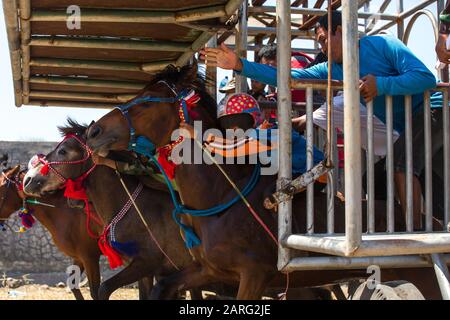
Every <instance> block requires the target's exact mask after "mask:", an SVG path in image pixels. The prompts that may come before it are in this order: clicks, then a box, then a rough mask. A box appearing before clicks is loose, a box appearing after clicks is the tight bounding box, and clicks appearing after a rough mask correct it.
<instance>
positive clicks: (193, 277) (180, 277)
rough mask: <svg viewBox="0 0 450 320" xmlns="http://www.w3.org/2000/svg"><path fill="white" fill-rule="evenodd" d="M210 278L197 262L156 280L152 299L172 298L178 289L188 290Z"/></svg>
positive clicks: (208, 280) (208, 281)
mask: <svg viewBox="0 0 450 320" xmlns="http://www.w3.org/2000/svg"><path fill="white" fill-rule="evenodd" d="M210 281H211V279H210V277H209V276H208V275H206V274H205V272H204V269H203V267H202V266H201V265H199V264H194V265H192V266H189V267H187V268H186V269H184V270H182V271H179V272H177V273H174V274H173V275H170V276H167V277H164V278H162V279H161V280H159V281H158V282H157V284H156V285H155V287H154V288H153V291H152V296H151V299H152V300H169V299H174V298H175V297H176V294H177V292H178V291H180V290H190V289H194V288H199V287H200V286H203V285H206V284H208V283H210Z"/></svg>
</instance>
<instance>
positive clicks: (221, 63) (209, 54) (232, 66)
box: [200, 42, 242, 71]
mask: <svg viewBox="0 0 450 320" xmlns="http://www.w3.org/2000/svg"><path fill="white" fill-rule="evenodd" d="M200 59H201V60H204V61H205V63H206V65H207V66H209V67H219V68H222V69H225V70H236V71H242V62H241V59H239V57H238V55H237V54H236V53H235V52H234V51H233V50H231V49H230V48H228V47H227V46H226V45H225V43H223V42H222V44H221V45H220V47H219V48H205V49H203V50H201V51H200Z"/></svg>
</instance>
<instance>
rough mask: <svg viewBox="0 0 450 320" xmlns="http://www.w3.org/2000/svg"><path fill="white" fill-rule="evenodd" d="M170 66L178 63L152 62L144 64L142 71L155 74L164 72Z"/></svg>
mask: <svg viewBox="0 0 450 320" xmlns="http://www.w3.org/2000/svg"><path fill="white" fill-rule="evenodd" d="M169 64H176V61H158V62H150V63H144V64H143V65H142V70H143V71H145V72H148V73H153V72H156V71H161V70H164V68H165V67H167V66H168V65H169Z"/></svg>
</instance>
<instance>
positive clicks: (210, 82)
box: [206, 35, 217, 100]
mask: <svg viewBox="0 0 450 320" xmlns="http://www.w3.org/2000/svg"><path fill="white" fill-rule="evenodd" d="M207 46H208V48H216V47H217V35H214V36H213V37H212V38H211V39H210V40H209V41H208V44H207ZM206 79H207V87H206V88H207V90H208V93H209V94H210V95H211V96H212V97H213V98H214V99H215V100H217V67H211V66H209V65H207V66H206Z"/></svg>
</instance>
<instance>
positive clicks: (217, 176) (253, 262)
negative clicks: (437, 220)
mask: <svg viewBox="0 0 450 320" xmlns="http://www.w3.org/2000/svg"><path fill="white" fill-rule="evenodd" d="M186 89H193V90H196V92H197V93H198V94H200V96H201V101H200V103H199V105H198V106H197V107H196V108H195V109H194V111H195V113H196V116H197V119H196V120H200V121H202V123H203V129H208V128H219V125H218V124H217V122H216V103H215V101H213V100H212V99H211V98H210V97H209V96H208V95H207V93H206V90H205V87H204V82H203V81H202V80H201V79H199V77H198V76H197V68H196V66H194V67H191V68H190V67H184V68H182V70H176V69H175V68H168V69H167V70H166V71H165V72H163V73H161V74H160V75H158V76H157V77H156V78H155V79H154V81H152V82H151V83H150V84H149V85H148V86H147V87H146V88H145V89H144V90H143V92H142V93H141V94H140V95H139V96H138V97H145V96H151V97H157V98H162V97H165V98H167V97H174V91H176V92H181V91H182V90H186ZM128 117H129V120H127V118H126V117H125V116H124V115H123V114H122V112H121V111H120V110H118V109H115V110H113V111H111V112H110V113H109V114H107V115H105V116H104V117H102V118H101V119H100V120H99V121H98V122H97V123H96V124H94V125H92V126H91V127H90V129H89V132H88V140H87V143H88V145H89V146H90V147H91V148H92V149H93V150H94V151H95V152H98V153H100V154H104V153H106V152H108V151H110V150H126V149H127V148H128V145H129V142H130V137H131V135H130V128H129V124H131V125H132V126H133V127H134V129H135V131H136V136H145V137H147V138H148V139H149V140H150V141H151V142H153V144H154V145H155V146H156V147H163V146H166V145H168V144H169V143H171V134H172V132H173V131H174V130H176V129H177V128H179V126H180V123H181V119H180V103H179V101H177V102H175V103H170V102H167V101H165V102H146V103H137V104H136V105H134V106H133V107H132V108H130V109H129V110H128ZM185 143H190V144H191V148H192V149H191V150H194V151H193V152H192V154H194V153H195V150H196V148H199V147H198V146H197V144H195V143H194V142H192V140H190V141H186V142H185ZM200 152H201V150H200ZM222 167H223V168H224V170H225V171H226V172H227V174H228V175H229V176H230V177H231V178H232V179H233V180H234V181H235V182H236V184H237V185H238V186H239V187H240V188H241V189H242V188H243V187H244V186H245V185H246V184H247V183H248V181H249V180H250V176H251V173H252V172H253V170H254V166H252V165H228V164H227V165H223V166H222ZM276 179H277V178H276V176H262V177H261V178H260V180H259V182H258V184H257V185H256V187H255V188H254V190H253V192H252V193H250V195H249V196H248V200H249V202H250V203H251V204H252V205H253V206H254V208H255V210H256V212H258V213H259V214H260V216H261V219H262V220H263V221H264V223H265V224H266V225H267V226H269V229H270V230H271V232H272V233H273V234H275V235H276V234H277V216H276V214H274V213H273V212H270V211H267V210H265V209H264V207H263V200H264V199H265V197H266V196H267V195H269V194H270V193H271V192H272V191H273V190H274V189H275V184H276ZM176 183H177V185H178V190H179V192H180V195H181V198H182V199H183V201H184V205H185V206H186V207H188V208H192V209H197V210H201V209H207V208H211V207H214V206H217V205H218V204H223V203H226V202H227V201H229V200H230V199H232V198H234V197H235V192H234V190H233V189H232V188H231V187H230V184H229V183H228V181H227V180H226V179H225V178H224V176H223V175H222V174H221V173H220V171H219V170H218V168H216V167H215V166H213V165H206V164H188V163H183V164H181V165H179V166H178V167H177V168H176ZM378 205H380V206H381V207H383V206H384V203H378ZM315 210H316V216H315V219H316V220H315V221H316V232H318V233H321V232H323V233H324V232H326V197H325V195H323V194H318V195H316V197H315ZM293 211H294V212H293V216H294V218H295V222H296V223H294V224H295V225H296V226H297V228H295V229H296V230H295V232H296V233H306V230H305V225H306V221H305V220H306V217H305V216H306V214H305V213H306V197H305V195H304V194H300V195H299V196H297V197H295V198H294V202H293ZM377 212H382V209H380V208H379V207H377ZM184 217H185V219H184V222H185V224H187V225H189V226H192V227H193V229H194V231H195V233H196V234H197V236H198V237H199V238H200V239H201V245H199V246H197V247H195V248H194V249H193V250H192V253H193V254H194V256H195V258H196V259H197V260H198V261H199V262H200V263H201V266H202V268H201V269H197V270H185V271H183V272H181V273H178V274H177V275H174V276H172V277H170V278H167V279H166V280H165V281H164V282H160V286H159V288H158V290H159V292H158V291H157V290H155V293H157V294H159V295H160V297H167V296H170V294H172V291H173V290H174V289H175V288H177V287H178V286H180V285H184V286H185V287H191V286H198V285H202V284H203V283H204V282H206V281H210V280H211V279H214V280H218V281H223V282H238V283H239V292H238V296H237V297H238V299H259V298H260V297H261V294H262V293H263V291H264V289H265V288H266V287H267V286H268V285H270V286H274V285H278V286H280V285H283V283H284V282H285V277H284V276H282V275H281V274H280V273H279V272H278V271H277V246H276V245H275V244H274V242H273V241H272V240H271V238H270V237H269V236H268V234H267V233H266V232H265V231H264V230H263V228H262V227H261V225H260V224H258V223H257V222H256V221H255V219H254V217H252V216H251V215H250V213H249V211H248V210H247V208H246V206H245V205H244V204H243V203H242V202H240V203H237V204H236V205H234V206H233V207H231V208H230V209H228V210H225V211H224V212H223V213H221V214H218V215H216V216H212V217H192V216H184ZM398 220H399V219H398ZM377 222H378V226H377V229H378V230H383V224H385V221H383V219H378V221H377ZM344 223H345V221H344V206H343V204H342V203H341V202H340V201H339V200H336V231H337V232H343V231H344V230H345V228H344ZM384 230H385V229H384ZM303 254H304V255H310V254H308V253H303ZM424 274H426V276H424ZM350 276H361V277H365V276H366V274H365V271H363V270H360V271H311V272H297V273H294V275H293V276H292V277H291V285H292V283H294V285H295V286H315V285H320V284H325V283H329V282H334V281H336V280H339V279H342V278H346V277H350ZM383 276H384V277H385V278H384V280H388V279H397V280H398V279H404V280H413V282H414V283H415V284H416V285H418V287H419V288H420V289H421V290H422V291H424V294H426V295H428V297H430V295H433V294H436V292H438V290H437V286H436V282H435V281H434V280H430V279H431V278H430V277H432V276H433V273H432V272H431V270H427V269H421V270H412V269H410V270H398V271H397V270H389V271H388V270H386V271H384V272H383ZM425 277H426V278H427V280H426V281H425V280H424V279H425ZM435 297H436V296H435Z"/></svg>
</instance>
